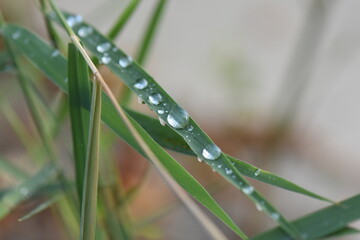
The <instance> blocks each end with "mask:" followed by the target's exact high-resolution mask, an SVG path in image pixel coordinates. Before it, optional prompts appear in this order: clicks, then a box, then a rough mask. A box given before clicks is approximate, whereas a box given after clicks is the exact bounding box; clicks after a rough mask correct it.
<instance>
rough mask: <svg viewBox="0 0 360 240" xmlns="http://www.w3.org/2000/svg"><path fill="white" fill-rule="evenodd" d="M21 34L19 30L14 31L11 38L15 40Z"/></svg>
mask: <svg viewBox="0 0 360 240" xmlns="http://www.w3.org/2000/svg"><path fill="white" fill-rule="evenodd" d="M20 36H21V32H20V31H16V32H14V33H13V34H11V37H12V39H14V40H16V39H18V38H19V37H20Z"/></svg>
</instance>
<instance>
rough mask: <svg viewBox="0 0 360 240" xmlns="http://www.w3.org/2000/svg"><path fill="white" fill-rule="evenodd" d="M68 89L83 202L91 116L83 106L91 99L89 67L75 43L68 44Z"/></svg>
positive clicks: (76, 164) (74, 149)
mask: <svg viewBox="0 0 360 240" xmlns="http://www.w3.org/2000/svg"><path fill="white" fill-rule="evenodd" d="M68 89H69V95H68V96H69V109H70V119H71V133H72V139H73V152H74V161H75V175H76V177H75V179H76V186H77V191H78V195H79V200H80V202H81V201H82V200H81V199H82V193H83V184H84V171H85V161H86V147H87V141H88V131H89V117H90V115H89V112H88V111H87V110H86V109H84V108H83V107H82V106H89V105H90V101H91V100H90V81H89V73H88V67H87V65H86V62H85V60H84V59H83V58H82V56H81V55H80V53H79V52H78V51H77V49H76V47H75V46H74V45H73V44H69V46H68Z"/></svg>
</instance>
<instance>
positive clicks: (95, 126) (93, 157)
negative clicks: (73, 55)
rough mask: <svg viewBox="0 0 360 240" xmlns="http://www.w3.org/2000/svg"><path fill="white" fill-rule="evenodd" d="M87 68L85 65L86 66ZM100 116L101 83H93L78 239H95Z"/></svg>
mask: <svg viewBox="0 0 360 240" xmlns="http://www.w3.org/2000/svg"><path fill="white" fill-rule="evenodd" d="M86 70H87V67H86ZM100 117H101V85H100V83H98V82H96V83H95V84H93V93H92V102H91V110H90V124H89V140H88V147H87V153H86V164H85V175H84V186H83V195H82V204H81V221H80V239H83V240H92V239H95V229H96V211H97V207H96V206H97V189H98V180H99V161H100V158H99V137H100V136H99V135H100V123H101V122H100Z"/></svg>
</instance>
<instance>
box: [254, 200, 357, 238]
mask: <svg viewBox="0 0 360 240" xmlns="http://www.w3.org/2000/svg"><path fill="white" fill-rule="evenodd" d="M359 202H360V195H356V196H354V197H351V198H349V199H346V200H344V201H342V202H340V203H338V204H335V205H332V206H329V207H326V208H323V209H321V210H319V211H316V212H314V213H311V214H309V215H307V216H304V217H302V218H299V219H297V220H295V221H293V223H294V225H296V226H297V227H298V228H299V229H300V231H301V232H302V234H303V238H304V239H319V238H322V237H325V236H328V235H329V234H331V233H335V232H337V231H339V230H342V229H343V228H344V227H346V225H347V224H349V223H350V222H352V221H355V220H357V219H360V204H359ZM251 239H252V240H272V239H274V240H285V239H290V238H289V235H288V234H286V233H285V232H284V231H283V230H281V229H280V228H274V229H272V230H270V231H268V232H265V233H262V234H260V235H258V236H255V237H253V238H251Z"/></svg>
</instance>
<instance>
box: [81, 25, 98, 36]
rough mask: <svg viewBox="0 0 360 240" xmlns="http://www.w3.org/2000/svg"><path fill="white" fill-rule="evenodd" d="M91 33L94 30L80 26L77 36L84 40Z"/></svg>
mask: <svg viewBox="0 0 360 240" xmlns="http://www.w3.org/2000/svg"><path fill="white" fill-rule="evenodd" d="M93 31H94V30H93V28H92V27H89V26H82V27H81V28H80V29H79V31H78V34H79V36H80V37H83V38H85V37H87V36H89V35H90V34H92V32H93Z"/></svg>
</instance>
